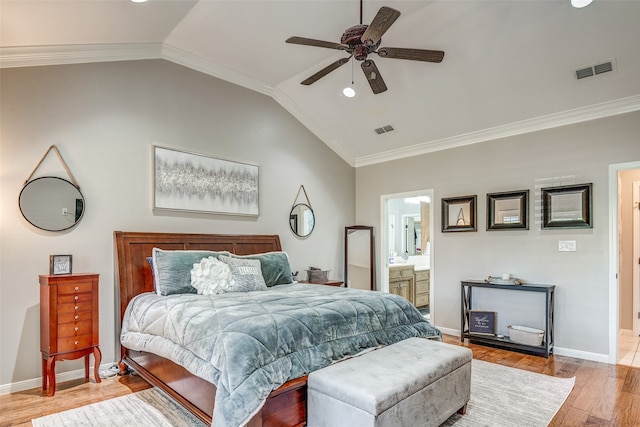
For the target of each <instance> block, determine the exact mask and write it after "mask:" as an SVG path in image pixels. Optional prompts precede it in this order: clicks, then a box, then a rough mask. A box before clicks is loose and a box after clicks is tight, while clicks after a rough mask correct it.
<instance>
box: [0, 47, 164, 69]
mask: <svg viewBox="0 0 640 427" xmlns="http://www.w3.org/2000/svg"><path fill="white" fill-rule="evenodd" d="M161 55H162V43H118V44H89V45H56V46H16V47H0V68H15V67H35V66H43V65H64V64H84V63H89V62H111V61H132V60H138V59H157V58H161Z"/></svg>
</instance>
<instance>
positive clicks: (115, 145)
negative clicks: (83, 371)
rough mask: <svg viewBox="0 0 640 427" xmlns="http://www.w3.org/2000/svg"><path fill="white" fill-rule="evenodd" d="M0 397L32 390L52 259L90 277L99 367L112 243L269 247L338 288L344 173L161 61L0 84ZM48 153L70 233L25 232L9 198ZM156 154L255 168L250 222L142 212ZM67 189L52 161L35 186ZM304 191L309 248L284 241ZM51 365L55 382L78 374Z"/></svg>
mask: <svg viewBox="0 0 640 427" xmlns="http://www.w3.org/2000/svg"><path fill="white" fill-rule="evenodd" d="M0 73H1V74H0V82H1V85H2V86H1V93H2V96H1V104H0V109H1V111H2V116H1V122H0V129H1V133H0V137H1V139H0V156H1V157H0V159H1V160H0V174H1V177H2V182H1V185H0V207H1V210H0V213H1V217H0V234H1V236H2V238H1V242H0V323H1V324H0V391H5V392H6V391H8V390H7V389H8V388H9V386H8V384H11V383H17V382H20V381H27V383H26V385H27V386H31V387H34V386H36V384H33V381H35V380H36V379H38V378H39V377H40V353H39V350H40V347H39V294H38V292H39V289H38V275H39V274H47V272H48V262H49V255H50V254H72V255H73V270H74V272H95V273H99V274H100V338H101V339H100V344H101V348H102V353H103V362H104V363H107V362H111V361H114V360H115V357H116V356H115V343H116V336H115V326H114V322H115V317H116V309H117V307H116V305H115V304H114V298H115V297H114V260H113V259H114V256H113V251H114V250H113V242H112V241H113V237H112V236H113V231H114V230H124V231H168V232H195V233H263V234H279V235H280V237H281V242H282V246H283V249H284V250H285V251H287V252H288V253H289V255H290V257H291V264H292V268H293V269H294V270H299V271H300V272H301V276H304V269H305V268H307V267H308V266H309V265H317V266H321V267H323V268H326V269H331V270H332V272H333V274H332V278H337V279H339V278H342V277H343V275H342V270H343V235H344V226H346V225H352V224H353V220H354V212H355V207H354V199H355V196H354V191H355V172H354V169H353V168H352V167H351V166H349V165H348V164H347V163H345V162H344V161H343V160H342V159H340V158H339V157H338V156H337V155H336V154H335V153H334V152H333V151H331V150H330V149H329V148H327V147H326V145H325V144H323V143H322V142H321V141H319V140H318V139H317V138H316V137H315V136H314V135H312V134H311V133H310V132H309V131H308V130H307V129H306V128H305V127H303V126H302V125H301V124H300V123H299V122H298V121H297V120H295V119H294V118H293V117H292V116H291V115H290V114H289V113H287V112H286V111H285V110H284V109H283V108H282V107H280V106H279V105H278V104H277V103H276V102H275V101H273V100H272V99H271V98H269V97H267V96H264V95H260V94H257V93H255V92H252V91H250V90H246V89H243V88H240V87H238V86H235V85H232V84H230V83H226V82H224V81H221V80H218V79H215V78H212V77H210V76H206V75H203V74H201V73H198V72H196V71H192V70H189V69H186V68H183V67H181V66H178V65H175V64H172V63H169V62H165V61H162V60H150V61H136V62H118V63H102V64H84V65H69V66H53V67H33V68H24V69H3V70H1V71H0ZM51 144H56V145H57V147H58V148H59V149H60V151H61V153H62V155H63V157H64V159H65V160H66V162H67V164H68V165H69V168H70V169H71V172H72V173H73V174H74V176H75V178H76V179H77V181H78V183H79V185H80V187H81V191H82V192H83V194H84V196H85V198H86V214H85V216H84V218H83V219H82V221H81V222H80V224H79V225H78V226H77V227H76V228H75V229H73V230H71V231H69V232H62V233H49V232H43V231H39V230H37V229H35V228H34V227H32V226H31V225H29V224H28V223H27V222H26V221H25V220H23V219H22V217H21V215H20V211H19V209H18V204H17V200H18V195H19V193H20V190H21V188H22V185H23V183H24V181H25V180H26V179H27V177H28V176H29V174H30V173H31V171H32V170H33V168H35V166H36V164H37V163H38V161H39V160H40V158H41V157H42V156H43V155H44V153H45V151H46V150H47V148H48V147H49V146H50V145H51ZM153 144H157V145H161V146H167V147H175V148H179V149H183V150H186V151H192V152H197V153H203V154H208V155H212V156H216V157H221V158H227V159H233V160H239V161H245V162H250V163H257V164H259V166H260V216H259V218H257V219H255V218H246V217H231V216H215V215H206V214H190V213H178V212H164V213H158V212H153V211H152V209H151V206H152V195H151V185H152V170H151V165H152V157H151V146H152V145H153ZM49 173H50V174H53V175H57V176H61V177H66V174H65V172H64V169H63V168H62V166H61V165H60V163H59V162H58V161H57V158H56V156H55V155H54V154H53V153H51V154H50V155H49V156H48V157H47V160H46V161H45V162H44V164H43V165H42V167H41V168H40V169H38V171H37V173H36V176H41V175H44V174H49ZM301 184H302V185H304V186H305V189H306V191H307V194H308V195H309V199H310V201H311V204H312V207H313V208H314V210H315V214H316V228H315V230H314V232H313V233H312V234H311V236H309V237H308V238H306V239H299V238H296V237H295V236H293V235H292V233H291V232H290V231H289V225H288V217H289V210H290V209H291V206H292V203H293V202H294V198H295V196H296V193H297V192H298V189H299V187H300V185H301ZM81 367H82V363H81V362H80V361H69V362H64V363H59V364H58V365H57V372H58V373H61V372H65V371H70V370H74V369H80V368H81Z"/></svg>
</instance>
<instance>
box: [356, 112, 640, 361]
mask: <svg viewBox="0 0 640 427" xmlns="http://www.w3.org/2000/svg"><path fill="white" fill-rule="evenodd" d="M638 160H640V112H635V113H629V114H626V115H621V116H616V117H612V118H607V119H600V120H595V121H591V122H586V123H582V124H576V125H572V126H565V127H561V128H556V129H550V130H546V131H540V132H536V133H531V134H527V135H521V136H516V137H510V138H505V139H501V140H496V141H492V142H487V143H482V144H476V145H470V146H466V147H460V148H456V149H451V150H446V151H440V152H436V153H431V154H426V155H422V156H416V157H412V158H408V159H403V160H397V161H393V162H387V163H384V164H378V165H372V166H367V167H361V168H357V169H356V222H358V223H359V224H367V225H374V226H375V227H376V229H377V230H379V228H380V196H381V195H384V194H392V193H400V192H405V191H412V190H422V189H433V190H434V199H435V204H434V206H435V209H434V211H435V212H434V214H435V215H434V218H433V221H434V224H435V227H434V228H435V230H436V232H435V235H434V236H432V243H431V245H432V246H431V251H432V253H433V254H434V258H433V259H434V265H433V266H432V268H433V270H432V275H431V280H432V283H433V289H434V296H433V298H434V307H433V309H434V310H435V312H434V318H435V323H436V325H437V326H440V327H444V328H448V329H451V330H459V329H460V308H459V307H460V280H463V279H473V278H475V279H483V278H485V277H487V276H488V275H498V274H501V273H503V272H510V273H512V274H514V275H515V276H516V277H518V278H522V279H525V280H526V281H528V282H532V283H547V284H555V285H556V286H557V295H556V298H557V299H556V318H555V319H556V325H555V326H556V328H555V329H556V346H557V347H560V348H564V349H571V350H572V351H575V352H582V354H584V355H586V356H594V355H595V356H596V357H598V356H599V355H600V356H601V355H606V354H608V342H609V341H608V340H609V336H608V321H609V317H608V316H609V314H608V299H609V282H608V280H609V279H608V260H609V249H608V244H609V229H608V228H609V196H608V166H609V165H610V164H615V163H623V162H630V161H638ZM588 182H592V183H593V218H594V226H593V229H588V230H544V231H543V230H541V229H540V214H539V212H540V195H539V188H541V187H545V186H553V185H562V184H579V183H588ZM522 189H529V190H530V192H531V193H530V197H531V199H530V205H531V207H530V210H529V215H530V229H529V230H527V231H490V232H489V231H486V202H485V198H486V194H487V193H491V192H499V191H509V190H522ZM473 194H476V195H477V196H478V204H477V205H478V231H477V232H465V233H442V232H441V231H440V229H441V212H440V203H441V199H442V198H443V197H455V196H466V195H473ZM558 240H576V242H577V251H576V252H558ZM376 245H377V247H376V253H380V233H378V232H377V233H376ZM377 264H378V274H377V277H378V278H380V277H381V275H380V274H379V273H380V271H379V269H380V266H379V264H380V263H379V262H378V263H377ZM378 280H379V279H378ZM378 286H379V284H378ZM499 315H500V314H499Z"/></svg>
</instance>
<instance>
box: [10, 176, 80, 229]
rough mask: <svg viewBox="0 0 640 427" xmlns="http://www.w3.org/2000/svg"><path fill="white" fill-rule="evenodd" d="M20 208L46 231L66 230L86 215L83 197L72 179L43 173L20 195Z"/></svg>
mask: <svg viewBox="0 0 640 427" xmlns="http://www.w3.org/2000/svg"><path fill="white" fill-rule="evenodd" d="M18 205H19V206H20V212H21V213H22V216H23V217H24V219H26V220H27V221H28V222H29V223H30V224H32V225H33V226H35V227H37V228H40V229H42V230H46V231H63V230H67V229H69V228H71V227H73V226H74V225H76V224H77V223H78V222H79V221H80V220H81V219H82V216H83V215H84V197H83V196H82V193H81V192H80V189H79V188H78V187H76V186H75V185H73V184H72V183H71V182H69V181H67V180H66V179H63V178H58V177H55V176H43V177H41V178H36V179H33V180H31V181H29V182H27V183H26V184H25V185H24V187H23V188H22V191H21V192H20V197H19V198H18Z"/></svg>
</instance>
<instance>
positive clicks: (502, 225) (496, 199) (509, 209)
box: [487, 190, 529, 230]
mask: <svg viewBox="0 0 640 427" xmlns="http://www.w3.org/2000/svg"><path fill="white" fill-rule="evenodd" d="M528 212H529V190H521V191H507V192H503V193H489V194H487V230H513V229H522V230H528V229H529V216H528Z"/></svg>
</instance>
